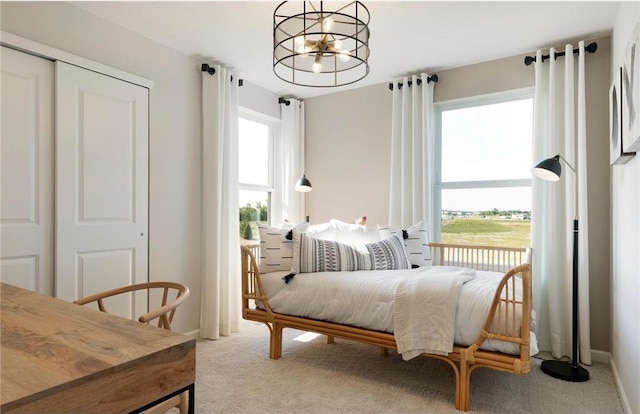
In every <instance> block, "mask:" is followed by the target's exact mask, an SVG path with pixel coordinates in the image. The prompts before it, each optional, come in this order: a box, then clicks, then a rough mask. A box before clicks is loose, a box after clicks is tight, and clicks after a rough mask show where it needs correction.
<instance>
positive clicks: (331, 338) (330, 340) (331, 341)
mask: <svg viewBox="0 0 640 414" xmlns="http://www.w3.org/2000/svg"><path fill="white" fill-rule="evenodd" d="M327 343H328V344H335V343H336V338H335V337H334V336H333V335H327Z"/></svg>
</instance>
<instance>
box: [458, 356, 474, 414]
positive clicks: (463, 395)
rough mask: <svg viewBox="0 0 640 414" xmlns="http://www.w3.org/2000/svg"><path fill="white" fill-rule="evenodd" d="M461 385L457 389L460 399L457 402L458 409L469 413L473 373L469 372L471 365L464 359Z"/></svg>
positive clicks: (461, 365) (461, 370) (462, 361)
mask: <svg viewBox="0 0 640 414" xmlns="http://www.w3.org/2000/svg"><path fill="white" fill-rule="evenodd" d="M458 381H459V384H456V388H459V390H458V391H457V392H456V394H458V398H457V401H456V409H457V410H460V411H469V388H470V386H471V372H470V371H469V363H468V362H467V361H466V360H465V359H464V358H463V359H461V360H460V377H459V378H458Z"/></svg>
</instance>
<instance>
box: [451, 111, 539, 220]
mask: <svg viewBox="0 0 640 414" xmlns="http://www.w3.org/2000/svg"><path fill="white" fill-rule="evenodd" d="M441 125H442V179H441V180H442V182H451V181H478V180H502V179H518V178H531V172H530V169H531V162H532V161H531V136H532V131H533V99H525V100H519V101H511V102H503V103H497V104H491V105H482V106H474V107H469V108H461V109H451V110H445V111H443V112H442V122H441ZM443 208H444V207H443Z"/></svg>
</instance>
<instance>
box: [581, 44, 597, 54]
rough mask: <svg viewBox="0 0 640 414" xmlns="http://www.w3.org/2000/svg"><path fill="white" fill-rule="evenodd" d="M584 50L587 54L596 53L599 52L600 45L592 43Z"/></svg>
mask: <svg viewBox="0 0 640 414" xmlns="http://www.w3.org/2000/svg"><path fill="white" fill-rule="evenodd" d="M584 50H585V51H586V52H587V53H596V50H598V44H597V43H596V42H591V43H589V44H588V45H587V46H585V48H584Z"/></svg>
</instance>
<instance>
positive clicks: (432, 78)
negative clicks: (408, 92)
mask: <svg viewBox="0 0 640 414" xmlns="http://www.w3.org/2000/svg"><path fill="white" fill-rule="evenodd" d="M429 82H433V83H436V82H438V75H437V74H435V73H434V74H433V75H431V76H427V83H429ZM412 83H413V81H407V84H408V86H409V87H411V84H412ZM417 84H418V86H420V85H422V78H418V80H417ZM398 89H402V82H398ZM389 90H390V91H392V90H393V82H389Z"/></svg>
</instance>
